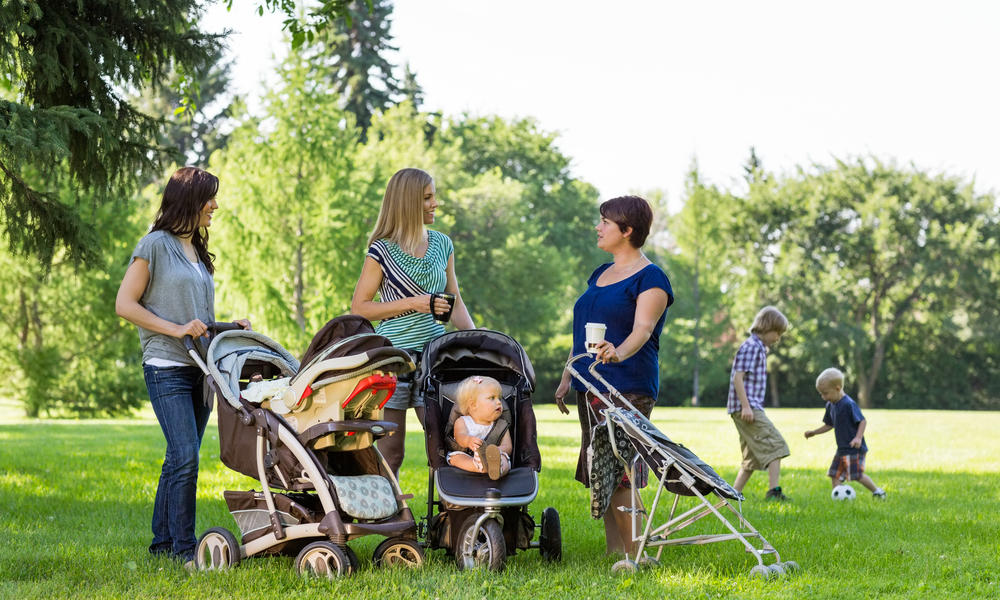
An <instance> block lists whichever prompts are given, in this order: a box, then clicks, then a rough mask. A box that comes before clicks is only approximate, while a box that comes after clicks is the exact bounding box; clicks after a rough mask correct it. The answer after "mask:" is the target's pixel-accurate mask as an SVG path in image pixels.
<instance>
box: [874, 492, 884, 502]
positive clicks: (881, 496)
mask: <svg viewBox="0 0 1000 600" xmlns="http://www.w3.org/2000/svg"><path fill="white" fill-rule="evenodd" d="M872 498H876V499H878V500H885V490H876V491H874V492H872Z"/></svg>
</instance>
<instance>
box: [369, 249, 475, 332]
mask: <svg viewBox="0 0 1000 600" xmlns="http://www.w3.org/2000/svg"><path fill="white" fill-rule="evenodd" d="M454 251H455V247H454V245H452V243H451V239H450V238H449V237H448V236H446V235H445V234H443V233H441V232H439V231H433V230H430V229H428V230H427V252H426V253H424V257H423V258H417V257H415V256H413V255H412V254H407V253H406V252H404V251H403V249H402V248H400V247H399V245H398V244H396V243H395V242H392V241H389V240H387V239H381V240H378V241H377V242H375V243H374V244H372V245H371V247H370V248H368V256H370V257H372V258H373V259H375V261H376V262H377V263H378V264H379V266H380V267H382V284H381V285H380V286H379V288H378V294H379V298H380V300H381V301H382V302H393V301H395V300H401V299H403V298H412V297H413V296H422V295H424V294H434V293H437V292H443V291H444V288H445V285H446V284H447V283H448V273H447V271H446V269H447V267H448V259H449V258H450V257H451V255H452V253H454ZM375 333H377V334H379V335H384V336H385V337H387V338H389V341H390V342H392V345H393V346H395V347H397V348H405V349H407V350H423V348H424V345H425V344H427V342H429V341H430V340H432V339H434V338H436V337H437V336H439V335H441V334H443V333H444V325H439V324H437V323H435V322H434V317H433V316H431V315H430V313H421V312H415V311H410V312H406V313H403V314H401V315H397V316H395V317H389V318H388V319H382V322H381V323H379V324H378V327H376V328H375Z"/></svg>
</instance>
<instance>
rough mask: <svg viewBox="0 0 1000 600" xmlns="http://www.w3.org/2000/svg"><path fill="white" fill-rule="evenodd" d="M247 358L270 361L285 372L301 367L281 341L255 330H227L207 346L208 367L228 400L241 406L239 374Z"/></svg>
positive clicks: (291, 373)
mask: <svg viewBox="0 0 1000 600" xmlns="http://www.w3.org/2000/svg"><path fill="white" fill-rule="evenodd" d="M248 360H255V361H262V362H267V363H271V364H273V365H274V366H276V367H277V368H278V370H279V371H280V372H281V374H282V376H284V377H290V376H292V375H294V374H295V373H296V372H297V371H298V370H299V361H298V360H296V359H295V357H294V356H292V355H291V354H290V353H289V352H288V351H287V350H285V349H284V348H282V347H281V344H279V343H278V342H275V341H274V340H272V339H271V338H269V337H267V336H266V335H264V334H261V333H257V332H256V331H224V332H222V333H220V334H219V335H217V336H215V339H214V340H212V345H211V346H209V347H208V360H207V361H206V362H207V365H208V371H209V373H210V374H211V375H212V378H213V379H215V381H216V383H217V384H218V388H219V391H220V392H222V395H223V397H225V399H226V402H228V403H229V404H230V405H232V406H233V407H234V408H237V409H239V408H240V407H241V406H242V404H241V403H240V399H239V396H240V375H241V373H242V372H243V365H244V364H246V362H247V361H248Z"/></svg>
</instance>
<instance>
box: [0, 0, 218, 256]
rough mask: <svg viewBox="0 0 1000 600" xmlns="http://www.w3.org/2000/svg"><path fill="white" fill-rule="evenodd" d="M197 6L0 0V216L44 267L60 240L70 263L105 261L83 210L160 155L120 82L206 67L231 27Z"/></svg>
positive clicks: (130, 186) (137, 83) (170, 0)
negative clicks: (210, 26)
mask: <svg viewBox="0 0 1000 600" xmlns="http://www.w3.org/2000/svg"><path fill="white" fill-rule="evenodd" d="M201 11H202V7H201V5H200V3H198V2H196V1H195V0H102V1H98V2H87V3H82V2H61V1H57V0H10V1H8V2H4V3H3V4H2V5H0V30H2V31H3V32H4V34H3V35H2V36H0V65H2V67H0V69H2V70H0V81H2V82H3V84H2V85H3V87H4V88H5V90H6V94H4V97H3V98H2V99H0V207H2V213H0V215H2V216H0V220H2V225H3V227H4V230H5V231H6V237H7V242H8V246H9V248H10V250H11V251H12V252H16V253H19V254H21V255H34V256H37V257H39V258H40V259H41V260H42V261H43V262H44V263H48V262H50V261H52V260H53V259H54V258H55V255H56V252H57V250H58V249H59V248H64V249H65V251H66V252H67V253H68V254H67V258H68V259H69V260H70V261H71V262H74V263H80V262H83V263H86V264H88V265H92V266H94V265H99V264H100V263H101V253H100V241H99V236H98V232H96V231H95V230H94V229H93V223H92V222H91V221H89V220H88V219H87V218H86V217H85V216H84V213H86V212H87V211H89V210H93V209H94V208H95V207H97V206H100V205H103V204H104V203H106V202H108V201H110V200H121V199H123V198H127V197H130V196H131V195H132V194H133V193H134V191H135V190H136V188H137V186H138V184H139V182H140V181H141V180H142V178H144V177H147V176H149V175H150V174H159V173H160V172H161V171H162V167H163V164H164V158H166V154H165V152H164V150H165V149H164V148H162V147H160V146H158V145H157V144H156V142H155V141H156V140H157V139H158V137H159V135H160V132H161V130H162V127H163V121H162V120H161V119H157V118H155V117H151V116H149V115H146V114H143V113H142V112H141V111H139V110H138V109H136V107H135V106H133V105H132V104H131V103H130V102H129V101H128V100H127V98H126V96H125V93H126V92H125V90H128V89H137V90H141V89H144V88H145V87H146V86H147V85H150V86H152V87H154V88H156V87H157V86H158V85H159V84H158V82H159V81H160V80H161V79H162V76H163V75H164V73H166V72H167V71H168V70H169V69H171V68H173V69H176V70H177V71H178V72H180V73H182V74H184V77H185V81H190V77H191V75H190V74H192V73H196V72H199V71H202V70H204V69H205V68H206V67H207V66H208V64H209V62H210V61H211V58H212V56H213V55H214V54H215V53H216V52H217V51H218V49H219V47H220V43H221V38H223V37H224V36H225V35H226V34H227V32H221V33H218V34H212V33H205V32H202V31H200V30H199V29H198V26H197V22H198V17H199V15H200V14H201ZM61 190H69V191H71V192H72V193H71V194H69V195H68V196H67V195H64V194H62V193H61Z"/></svg>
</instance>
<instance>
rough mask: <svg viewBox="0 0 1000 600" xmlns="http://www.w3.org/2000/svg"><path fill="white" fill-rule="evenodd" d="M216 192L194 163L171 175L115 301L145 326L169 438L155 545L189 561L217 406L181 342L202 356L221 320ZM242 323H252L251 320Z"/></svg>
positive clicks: (155, 392) (149, 368)
mask: <svg viewBox="0 0 1000 600" xmlns="http://www.w3.org/2000/svg"><path fill="white" fill-rule="evenodd" d="M218 190H219V178H218V177H216V176H215V175H212V174H211V173H208V172H206V171H203V170H201V169H197V168H195V167H184V168H182V169H178V170H177V172H175V173H174V174H173V175H172V176H171V177H170V181H168V182H167V187H166V189H164V190H163V199H162V201H161V202H160V210H159V211H158V212H157V213H156V219H155V221H154V222H153V226H152V227H151V228H150V232H149V234H147V235H146V236H145V237H143V238H142V239H141V240H139V243H138V244H137V245H136V247H135V251H134V252H133V253H132V259H131V261H130V262H129V266H128V270H127V271H126V272H125V278H124V279H123V280H122V285H121V287H120V288H119V289H118V298H117V299H116V301H115V312H117V313H118V316H120V317H122V318H123V319H125V320H126V321H129V322H130V323H133V324H135V325H136V326H137V327H138V328H139V340H140V342H141V343H142V362H143V374H144V375H145V378H146V389H147V390H148V391H149V400H150V402H151V403H152V405H153V411H154V412H155V413H156V419H157V420H158V421H159V422H160V428H161V429H162V430H163V435H164V437H165V438H166V440H167V452H166V456H165V457H164V459H163V468H162V470H161V471H160V482H159V485H158V486H157V488H156V500H155V502H154V504H153V542H152V543H151V544H150V546H149V551H150V552H151V553H153V554H164V555H170V556H175V557H177V558H180V559H182V560H184V561H190V560H192V559H193V558H194V553H195V544H196V540H195V535H194V525H195V498H196V493H197V491H198V451H199V449H200V448H201V438H202V436H203V435H204V433H205V426H206V425H207V424H208V417H209V415H210V414H211V413H212V406H211V404H206V401H205V397H206V396H205V394H204V376H203V373H202V372H201V369H199V368H198V367H197V366H196V365H195V362H194V361H193V360H192V359H191V357H190V356H189V355H188V354H187V352H186V351H185V350H184V346H183V344H182V342H181V340H182V339H183V338H184V336H186V335H190V336H191V337H193V338H195V339H196V340H198V341H200V342H201V343H200V344H199V345H200V346H201V352H202V354H203V355H204V353H205V351H206V350H207V344H206V342H207V340H206V339H205V338H207V337H208V327H207V326H206V323H210V322H212V321H214V320H215V282H214V280H213V279H212V275H213V273H215V267H214V265H212V260H213V259H214V258H215V256H214V255H213V254H211V253H209V251H208V227H210V226H211V224H212V213H213V212H214V211H215V209H216V208H218V207H219V205H218V204H217V203H216V201H215V195H216V193H217V192H218ZM236 322H237V323H240V324H241V325H243V328H244V329H247V330H249V329H250V321H247V320H240V321H236ZM199 338H201V339H199Z"/></svg>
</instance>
